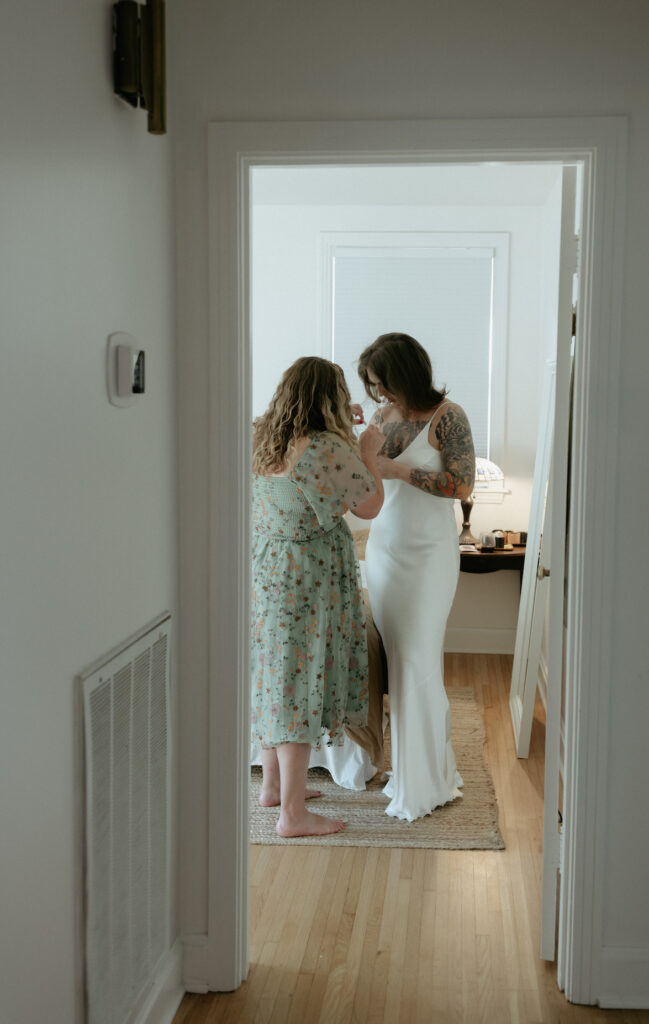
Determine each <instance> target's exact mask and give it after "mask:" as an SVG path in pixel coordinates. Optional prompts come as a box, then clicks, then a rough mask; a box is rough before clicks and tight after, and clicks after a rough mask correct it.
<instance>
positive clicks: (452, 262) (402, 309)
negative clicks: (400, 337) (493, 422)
mask: <svg viewBox="0 0 649 1024" xmlns="http://www.w3.org/2000/svg"><path fill="white" fill-rule="evenodd" d="M493 255H494V252H493V249H492V248H488V247H485V248H482V247H476V248H448V247H443V248H430V247H414V246H413V247H408V246H404V247H362V246H336V247H335V249H334V251H333V257H334V266H333V316H332V358H333V359H334V360H335V362H337V363H339V364H340V366H342V368H343V370H344V373H345V377H346V379H347V382H348V385H349V388H350V391H351V394H352V401H355V402H364V403H365V404H364V407H365V409H366V410H368V411H369V409H370V408H371V403H369V401H368V400H367V398H366V395H365V392H364V390H363V387H362V384H361V382H360V380H359V378H358V373H357V363H358V357H359V355H360V353H361V352H362V350H363V349H364V348H365V346H366V345H368V344H370V342H372V341H374V339H375V338H376V337H378V335H379V334H386V333H387V332H389V331H399V332H402V333H404V334H410V335H412V337H414V338H416V339H417V341H419V342H420V343H421V344H422V345H423V346H424V348H425V349H426V351H427V352H428V354H429V356H430V359H431V362H432V364H433V377H434V381H435V384H436V385H437V386H438V387H442V386H446V387H447V389H448V391H449V398H450V399H451V400H452V401H455V402H458V403H459V404H460V405H461V406H462V407H463V409H464V410H465V412H466V414H467V416H468V418H469V422H470V424H471V429H472V432H473V438H474V443H475V449H476V455H480V456H483V457H485V458H488V457H489V427H490V424H489V413H490V376H491V363H492V353H491V343H492V277H493Z"/></svg>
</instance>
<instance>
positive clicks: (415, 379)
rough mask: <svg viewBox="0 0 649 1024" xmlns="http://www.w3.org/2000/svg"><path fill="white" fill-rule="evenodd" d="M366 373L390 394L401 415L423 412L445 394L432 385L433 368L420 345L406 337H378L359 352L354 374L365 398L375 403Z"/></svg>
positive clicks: (372, 388) (382, 335)
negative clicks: (401, 410)
mask: <svg viewBox="0 0 649 1024" xmlns="http://www.w3.org/2000/svg"><path fill="white" fill-rule="evenodd" d="M370 371H371V372H372V374H373V375H374V377H375V378H376V379H377V380H378V381H380V383H381V384H382V385H383V387H384V388H385V390H386V391H389V392H390V394H391V395H394V397H395V398H396V400H397V402H398V403H399V405H400V406H401V408H402V409H403V411H404V413H406V414H407V413H409V412H426V411H427V410H428V409H432V408H433V406H435V405H437V404H438V403H439V402H441V401H442V399H443V398H444V397H445V395H446V388H443V389H442V390H441V391H439V390H438V389H437V388H436V387H435V385H434V384H433V368H432V366H431V362H430V359H429V358H428V353H427V352H426V349H425V348H424V347H423V345H420V344H419V342H418V341H416V340H415V339H414V338H411V337H410V335H409V334H398V333H396V332H393V333H392V334H381V335H380V337H378V338H377V339H376V341H373V342H372V344H371V345H368V346H367V348H366V349H365V350H364V351H363V352H362V353H361V357H360V359H359V360H358V375H359V377H360V378H361V380H362V381H363V384H364V385H365V390H366V392H367V394H368V395H369V397H370V398H371V399H372V400H373V401H375V402H378V401H379V396H378V394H377V393H376V388H375V387H374V386H373V385H372V382H371V381H370V378H369V373H370Z"/></svg>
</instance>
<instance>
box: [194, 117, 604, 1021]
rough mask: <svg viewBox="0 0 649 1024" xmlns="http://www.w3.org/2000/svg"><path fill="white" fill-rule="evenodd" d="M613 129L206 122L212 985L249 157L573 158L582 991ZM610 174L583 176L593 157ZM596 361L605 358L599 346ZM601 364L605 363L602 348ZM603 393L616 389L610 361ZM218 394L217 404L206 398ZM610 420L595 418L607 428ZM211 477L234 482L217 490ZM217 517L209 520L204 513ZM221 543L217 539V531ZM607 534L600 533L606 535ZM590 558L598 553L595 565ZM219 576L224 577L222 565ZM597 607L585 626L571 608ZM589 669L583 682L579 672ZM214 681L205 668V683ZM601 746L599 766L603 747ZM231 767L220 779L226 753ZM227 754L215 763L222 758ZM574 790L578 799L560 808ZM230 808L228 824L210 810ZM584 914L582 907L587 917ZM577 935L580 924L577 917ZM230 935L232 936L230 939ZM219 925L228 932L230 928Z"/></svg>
mask: <svg viewBox="0 0 649 1024" xmlns="http://www.w3.org/2000/svg"><path fill="white" fill-rule="evenodd" d="M621 131H622V128H621V126H620V124H619V123H618V122H617V121H616V120H615V119H604V120H598V121H593V120H589V121H579V120H576V121H568V120H557V121H549V122H542V121H536V122H535V121H529V122H527V121H520V122H495V121H489V122H475V123H471V122H458V123H457V124H455V123H440V124H436V123H435V122H417V123H410V122H368V123H364V124H359V123H351V122H348V123H329V124H323V123H313V124H308V125H290V124H282V125H270V124H262V125H252V124H239V125H236V124H219V125H212V126H211V130H210V187H211V239H210V253H211V257H212V259H211V286H212V288H211V294H212V298H213V309H212V318H211V336H212V355H213V358H212V360H211V379H210V388H211V393H212V402H211V407H212V409H213V410H214V417H213V421H212V426H211V438H210V445H211V452H212V456H213V458H212V459H211V463H210V464H211V471H212V480H211V485H210V507H211V511H210V519H211V522H212V529H213V530H214V531H215V533H214V535H213V543H212V546H211V547H212V551H211V565H210V576H211V586H210V631H211V652H212V658H213V665H212V672H213V675H214V678H215V680H216V679H217V678H218V677H220V676H222V675H226V676H228V677H229V678H230V679H237V680H238V681H239V686H236V687H230V689H229V691H228V692H227V693H223V692H222V689H221V691H220V692H219V702H218V707H217V702H216V700H215V701H213V702H212V705H213V706H212V711H211V714H210V722H209V729H210V766H209V776H210V810H209V815H210V826H209V835H210V867H209V872H210V877H209V933H208V936H207V947H208V950H211V951H212V955H211V956H208V958H207V960H208V961H209V963H210V966H208V974H209V977H208V978H206V984H207V987H209V988H214V989H219V988H221V989H224V988H233V987H236V985H238V984H239V983H240V981H241V980H242V978H243V977H245V974H246V969H247V901H246V886H247V778H248V771H247V713H246V712H247V684H246V683H245V682H244V681H245V680H246V679H247V672H246V666H247V566H248V559H249V545H248V536H247V526H246V524H247V515H248V513H247V509H248V494H249V487H248V481H247V480H246V479H243V478H242V475H241V474H240V467H241V466H242V465H244V464H245V460H246V459H247V457H248V449H249V432H250V428H249V423H250V410H251V394H250V390H251V389H250V351H249V337H250V320H249V309H250V282H249V274H248V267H249V243H250V231H249V228H250V225H249V187H250V171H251V168H252V167H254V166H260V165H268V164H275V165H276V164H299V165H303V164H313V163H318V164H341V163H345V164H350V163H351V164H359V163H366V164H370V165H372V164H379V165H380V164H386V163H389V164H421V163H442V164H444V163H447V164H448V163H451V162H456V163H458V162H459V163H469V162H476V161H478V162H483V161H485V160H489V161H492V160H493V161H503V162H508V161H513V162H515V163H521V162H533V163H540V162H552V163H566V162H583V164H584V170H585V174H584V211H585V217H584V269H585V273H584V274H583V276H582V292H581V308H582V309H583V311H584V319H583V327H582V335H581V341H582V343H583V345H584V350H585V354H586V358H585V359H584V369H583V372H582V373H581V374H580V375H579V377H578V379H576V380H575V431H574V444H573V475H574V476H576V477H577V479H579V480H580V483H581V484H582V486H581V487H580V489H579V490H578V491H576V492H575V495H574V503H573V510H572V515H573V518H574V522H575V524H576V529H575V532H574V537H573V545H572V548H571V571H570V578H571V581H574V582H571V587H570V593H569V601H568V619H569V632H570V633H571V635H572V636H573V640H574V642H573V643H572V645H571V649H570V651H569V670H570V676H571V692H570V693H569V696H568V701H567V708H566V711H567V717H566V730H567V746H569V749H570V774H569V775H568V777H567V779H566V808H567V814H568V818H567V820H566V837H565V845H566V850H567V853H568V857H567V858H566V863H565V868H564V881H563V886H562V901H561V903H562V906H561V914H562V923H563V927H564V934H565V949H566V951H567V953H568V955H567V956H566V957H565V962H563V963H560V964H559V969H560V982H561V983H562V987H563V988H564V990H565V992H566V995H567V997H568V998H569V999H572V1000H573V1001H581V1002H589V1001H592V991H593V990H592V970H593V963H592V945H591V944H586V943H584V942H583V941H582V939H581V935H582V934H583V933H584V929H588V928H590V929H591V932H592V930H593V928H594V926H595V924H596V919H597V907H596V902H597V891H596V887H593V882H594V875H595V867H596V865H595V858H594V855H593V852H592V851H593V838H594V837H593V829H594V828H596V824H594V822H595V818H596V816H595V815H592V818H590V817H589V815H588V809H589V808H592V807H593V806H594V804H595V802H596V801H597V800H598V799H601V796H602V791H603V785H602V783H603V777H604V776H603V775H602V774H601V772H598V773H596V774H595V776H593V773H590V775H588V773H587V772H586V771H585V765H586V762H587V759H588V752H589V744H590V743H593V742H594V737H595V736H596V728H595V727H596V725H597V722H598V717H599V707H600V701H601V699H602V695H603V694H605V693H606V692H607V690H608V686H609V674H608V658H609V657H610V655H609V648H610V645H608V646H607V642H606V641H607V636H606V623H607V621H609V620H608V619H607V618H606V611H607V609H606V601H607V597H606V595H607V592H608V588H607V587H605V586H604V587H597V588H596V587H593V586H590V585H589V584H590V581H589V572H590V571H591V570H590V568H589V565H588V560H587V559H586V558H585V539H584V527H585V525H586V523H587V525H588V527H589V532H590V537H589V540H590V542H591V543H596V541H597V537H600V538H602V537H603V536H604V533H603V532H602V531H605V530H606V529H607V528H608V525H609V520H610V517H611V512H612V509H611V508H610V507H608V505H607V503H606V501H604V502H602V504H601V505H600V506H599V508H598V510H597V515H596V516H593V515H592V514H591V511H590V509H589V508H588V507H587V505H586V502H585V495H586V494H587V493H588V491H589V488H590V486H592V481H593V480H594V474H595V472H596V465H595V453H596V452H599V455H600V456H601V451H602V446H603V447H604V448H607V447H608V446H609V445H610V443H611V438H612V439H613V441H614V437H615V429H616V415H615V413H616V410H615V409H613V407H612V405H611V403H610V402H609V403H608V404H606V403H601V406H600V408H601V409H604V413H603V414H600V415H599V417H598V418H592V419H591V418H590V417H589V416H588V410H589V409H590V407H591V405H592V404H593V403H597V399H598V397H599V396H600V395H601V393H602V391H603V388H604V382H603V381H602V380H601V378H600V377H599V376H598V374H597V373H596V372H595V371H594V370H593V367H594V366H596V365H597V356H598V354H599V356H600V357H601V356H602V353H604V352H606V350H607V348H608V343H609V339H610V337H611V336H612V335H613V336H614V335H615V331H616V311H617V310H618V309H619V303H620V288H619V277H618V275H617V274H615V273H614V267H615V261H616V259H617V260H618V261H619V250H620V235H619V234H616V230H615V227H616V221H615V214H616V210H615V202H614V199H612V198H611V197H614V196H615V194H616V183H619V180H620V172H621V168H620V166H619V163H620V162H619V160H618V161H617V162H616V160H615V159H613V156H612V154H614V153H615V151H616V145H617V140H618V134H619V133H620V132H621ZM595 170H597V173H598V175H599V178H598V180H601V179H602V176H603V178H604V179H605V180H606V181H607V188H605V189H602V190H598V191H597V193H595V191H594V189H593V180H594V177H593V176H594V172H595ZM607 362H608V361H607ZM600 365H605V363H604V360H602V361H601V364H600ZM605 387H606V393H607V394H609V395H610V393H611V391H613V392H614V393H616V391H615V382H614V381H613V380H612V379H611V373H610V366H609V371H608V373H607V377H606V381H605ZM217 396H218V403H217V402H216V398H217ZM233 423H236V425H237V431H236V438H235V443H234V444H233V445H231V446H230V447H229V448H228V450H227V451H224V449H223V446H222V445H220V444H219V440H220V438H221V437H222V436H223V433H224V431H223V428H224V426H225V425H226V424H227V427H228V432H229V435H230V437H231V436H232V424H233ZM607 432H608V433H607ZM223 479H230V480H233V481H236V484H235V485H233V486H232V487H231V488H230V489H228V491H227V493H224V489H223V487H222V481H223ZM217 521H218V535H217V533H216V522H217ZM224 535H225V536H226V537H229V538H231V540H232V543H230V544H226V545H224V544H223V543H222V538H223V536H224ZM604 546H605V545H604ZM599 571H600V578H601V574H602V572H603V573H604V574H606V572H607V571H608V573H609V579H610V573H611V566H609V565H607V564H605V565H604V566H601V565H600V566H599ZM224 578H226V579H229V581H230V586H229V588H228V592H227V593H225V592H224V588H223V586H222V580H223V579H224ZM585 619H587V620H588V621H589V622H590V623H592V622H593V621H596V622H597V624H598V625H597V629H595V630H591V631H589V633H588V636H587V637H586V636H585V634H584V630H583V628H582V627H583V622H584V620H585ZM586 672H587V673H588V681H589V685H588V687H585V686H583V685H582V682H583V681H584V679H585V678H586V675H585V674H586ZM214 685H215V686H216V685H217V684H216V682H215V684H214ZM601 754H602V751H601V748H599V750H598V756H599V761H598V764H599V765H600V766H601V770H602V771H604V772H605V760H606V759H605V757H604V758H602V756H601ZM233 766H234V772H235V778H234V786H233V785H232V781H233V780H232V767H233ZM224 769H225V770H224ZM577 793H579V798H580V801H579V814H577V813H575V816H574V818H573V817H571V816H570V809H571V808H572V807H573V806H574V802H575V797H576V794H577ZM224 819H225V820H226V822H227V826H228V827H227V828H225V829H223V828H222V827H220V823H222V822H223V821H224ZM589 917H590V920H589ZM586 934H589V932H588V931H586ZM233 938H234V942H233V941H232V939H233ZM228 939H229V941H227V940H228Z"/></svg>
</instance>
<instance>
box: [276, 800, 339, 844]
mask: <svg viewBox="0 0 649 1024" xmlns="http://www.w3.org/2000/svg"><path fill="white" fill-rule="evenodd" d="M344 827H345V822H344V821H336V820H335V819H334V818H326V817H325V816H324V814H311V812H310V811H307V810H306V808H305V810H304V815H303V816H302V817H300V818H294V819H292V820H291V821H284V822H283V821H282V816H281V814H280V819H279V821H278V822H277V825H276V826H275V831H276V832H277V835H278V836H282V838H283V839H295V838H296V837H297V836H328V835H331V833H332V832H341V831H342V829H344Z"/></svg>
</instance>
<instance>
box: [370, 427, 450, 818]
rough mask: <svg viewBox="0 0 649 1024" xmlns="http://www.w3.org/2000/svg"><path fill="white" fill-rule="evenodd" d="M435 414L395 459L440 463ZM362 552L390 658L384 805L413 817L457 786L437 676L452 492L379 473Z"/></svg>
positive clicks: (416, 465)
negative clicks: (375, 506) (375, 508)
mask: <svg viewBox="0 0 649 1024" xmlns="http://www.w3.org/2000/svg"><path fill="white" fill-rule="evenodd" d="M431 422H432V419H431V420H429V422H428V423H427V424H426V426H425V427H424V429H423V430H422V431H421V433H420V434H418V435H417V437H415V439H414V440H413V441H412V442H411V443H410V444H409V445H408V447H407V448H405V449H404V451H403V452H402V453H401V454H400V455H398V456H397V457H396V459H395V462H399V463H400V464H401V465H405V466H408V467H410V468H411V469H429V470H432V471H434V472H438V471H441V470H442V469H443V464H442V458H441V455H440V453H439V452H438V451H437V450H436V449H435V448H433V447H432V446H431V445H430V443H429V441H428V430H429V427H430V423H431ZM383 483H384V488H385V499H384V502H383V508H382V509H381V511H380V513H379V515H378V516H377V518H376V519H374V520H373V521H372V525H371V527H370V535H369V540H368V543H367V551H366V555H365V560H366V566H365V568H366V573H367V585H368V591H369V596H370V604H371V606H372V615H373V617H374V621H375V623H376V626H377V629H378V631H379V633H380V634H381V637H382V639H383V645H384V647H385V651H386V655H387V662H388V691H389V701H390V744H391V760H392V773H391V777H390V779H389V781H388V784H387V785H386V786H385V788H384V790H383V792H384V793H385V794H386V795H387V796H389V797H390V803H389V804H388V806H387V807H386V814H389V815H391V816H392V817H395V818H405V819H406V820H407V821H414V819H415V818H420V817H422V816H423V815H425V814H429V813H430V811H432V810H433V809H434V808H435V807H439V806H440V805H441V804H446V803H448V802H449V801H450V800H454V799H455V798H456V797H459V796H462V793H461V792H460V787H461V786H462V778H461V776H460V774H459V772H458V771H457V768H456V763H455V755H454V753H453V748H452V746H451V741H450V732H451V716H450V710H449V703H448V698H447V696H446V691H445V690H444V681H443V657H444V653H443V649H444V633H445V630H446V620H447V618H448V614H449V612H450V610H451V604H452V603H453V597H454V595H455V589H456V587H457V581H458V575H459V568H460V549H459V545H458V537H457V528H456V524H455V514H454V511H453V501H452V500H451V499H450V498H438V497H437V496H435V495H431V494H427V493H425V492H424V491H422V490H420V489H419V488H417V487H413V485H412V484H408V483H404V482H402V481H401V480H384V482H383Z"/></svg>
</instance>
